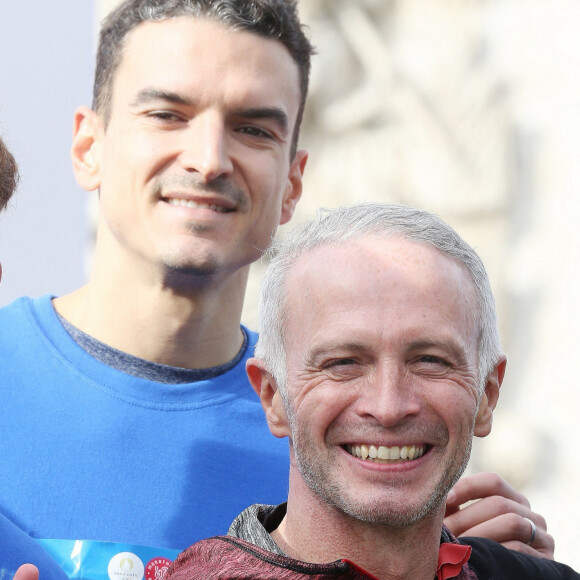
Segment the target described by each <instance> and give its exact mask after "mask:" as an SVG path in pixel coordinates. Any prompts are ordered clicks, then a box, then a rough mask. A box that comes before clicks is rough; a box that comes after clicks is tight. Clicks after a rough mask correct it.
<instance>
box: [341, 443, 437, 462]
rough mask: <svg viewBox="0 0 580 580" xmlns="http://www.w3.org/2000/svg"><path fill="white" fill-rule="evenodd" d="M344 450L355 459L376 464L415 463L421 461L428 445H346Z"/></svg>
mask: <svg viewBox="0 0 580 580" xmlns="http://www.w3.org/2000/svg"><path fill="white" fill-rule="evenodd" d="M344 449H345V450H346V451H348V452H349V453H350V454H351V455H354V457H358V458H359V459H363V460H365V461H373V462H375V463H393V462H401V461H413V460H414V459H419V457H421V456H422V455H423V454H424V453H425V452H426V451H427V445H402V446H398V445H394V446H393V447H385V446H384V445H379V446H376V445H365V444H362V445H345V446H344Z"/></svg>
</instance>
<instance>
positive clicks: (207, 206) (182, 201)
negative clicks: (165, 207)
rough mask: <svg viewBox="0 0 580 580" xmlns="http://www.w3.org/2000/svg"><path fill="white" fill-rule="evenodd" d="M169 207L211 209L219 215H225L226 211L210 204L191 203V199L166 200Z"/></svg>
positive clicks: (173, 198)
mask: <svg viewBox="0 0 580 580" xmlns="http://www.w3.org/2000/svg"><path fill="white" fill-rule="evenodd" d="M168 203H169V205H179V206H183V207H193V208H201V209H211V210H212V211H217V212H219V213H225V212H227V211H228V210H227V209H226V208H225V207H222V206H220V205H214V204H211V203H202V202H198V201H193V200H192V199H179V198H176V197H170V198H169V199H168Z"/></svg>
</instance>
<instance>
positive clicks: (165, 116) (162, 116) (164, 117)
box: [147, 111, 183, 123]
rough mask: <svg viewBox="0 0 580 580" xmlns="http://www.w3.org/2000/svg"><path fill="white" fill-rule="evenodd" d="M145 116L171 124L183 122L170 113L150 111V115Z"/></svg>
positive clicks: (177, 116)
mask: <svg viewBox="0 0 580 580" xmlns="http://www.w3.org/2000/svg"><path fill="white" fill-rule="evenodd" d="M147 116H148V117H150V118H152V119H156V120H158V121H164V122H171V123H174V122H180V121H183V119H182V118H181V117H180V116H179V115H177V114H176V113H173V112H172V111H151V112H150V113H147Z"/></svg>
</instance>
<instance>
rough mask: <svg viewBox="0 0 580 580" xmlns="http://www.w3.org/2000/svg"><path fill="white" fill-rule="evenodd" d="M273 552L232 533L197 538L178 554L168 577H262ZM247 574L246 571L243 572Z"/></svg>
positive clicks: (173, 579) (186, 579) (191, 579)
mask: <svg viewBox="0 0 580 580" xmlns="http://www.w3.org/2000/svg"><path fill="white" fill-rule="evenodd" d="M271 558H272V555H271V554H269V553H268V552H266V551H265V550H262V549H261V548H258V547H257V546H254V545H253V544H250V543H249V542H246V541H245V540H242V539H241V538H234V537H232V536H214V537H211V538H206V539H205V540H200V541H199V542H196V543H195V544H193V545H192V546H190V547H189V548H187V549H186V550H184V551H183V552H181V554H179V556H178V557H177V559H176V560H175V561H174V562H173V564H172V565H171V566H170V567H169V569H168V570H167V573H166V575H165V578H167V579H168V580H202V579H203V580H208V579H212V580H214V579H215V580H217V579H220V580H221V579H224V578H233V577H238V578H262V577H263V576H261V575H260V574H261V572H262V571H263V570H264V565H267V563H268V561H269V560H270V559H271ZM244 574H245V575H244Z"/></svg>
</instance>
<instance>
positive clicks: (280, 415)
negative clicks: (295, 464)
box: [246, 358, 290, 437]
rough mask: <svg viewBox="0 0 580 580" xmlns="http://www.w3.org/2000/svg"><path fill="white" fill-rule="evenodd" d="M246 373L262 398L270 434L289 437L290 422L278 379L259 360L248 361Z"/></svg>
mask: <svg viewBox="0 0 580 580" xmlns="http://www.w3.org/2000/svg"><path fill="white" fill-rule="evenodd" d="M246 372H247V373H248V379H249V380H250V383H251V385H252V387H253V388H254V391H256V393H257V395H258V397H260V402H261V403H262V409H264V413H265V414H266V421H268V427H269V428H270V432H271V433H272V435H274V436H275V437H289V436H290V422H289V421H288V415H286V410H285V409H284V403H283V401H282V395H281V394H280V390H279V389H278V384H277V383H276V379H275V378H274V377H273V376H272V375H271V374H270V373H269V372H268V370H267V369H266V367H265V366H264V363H263V361H261V360H260V359H258V358H251V359H248V361H247V362H246Z"/></svg>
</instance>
